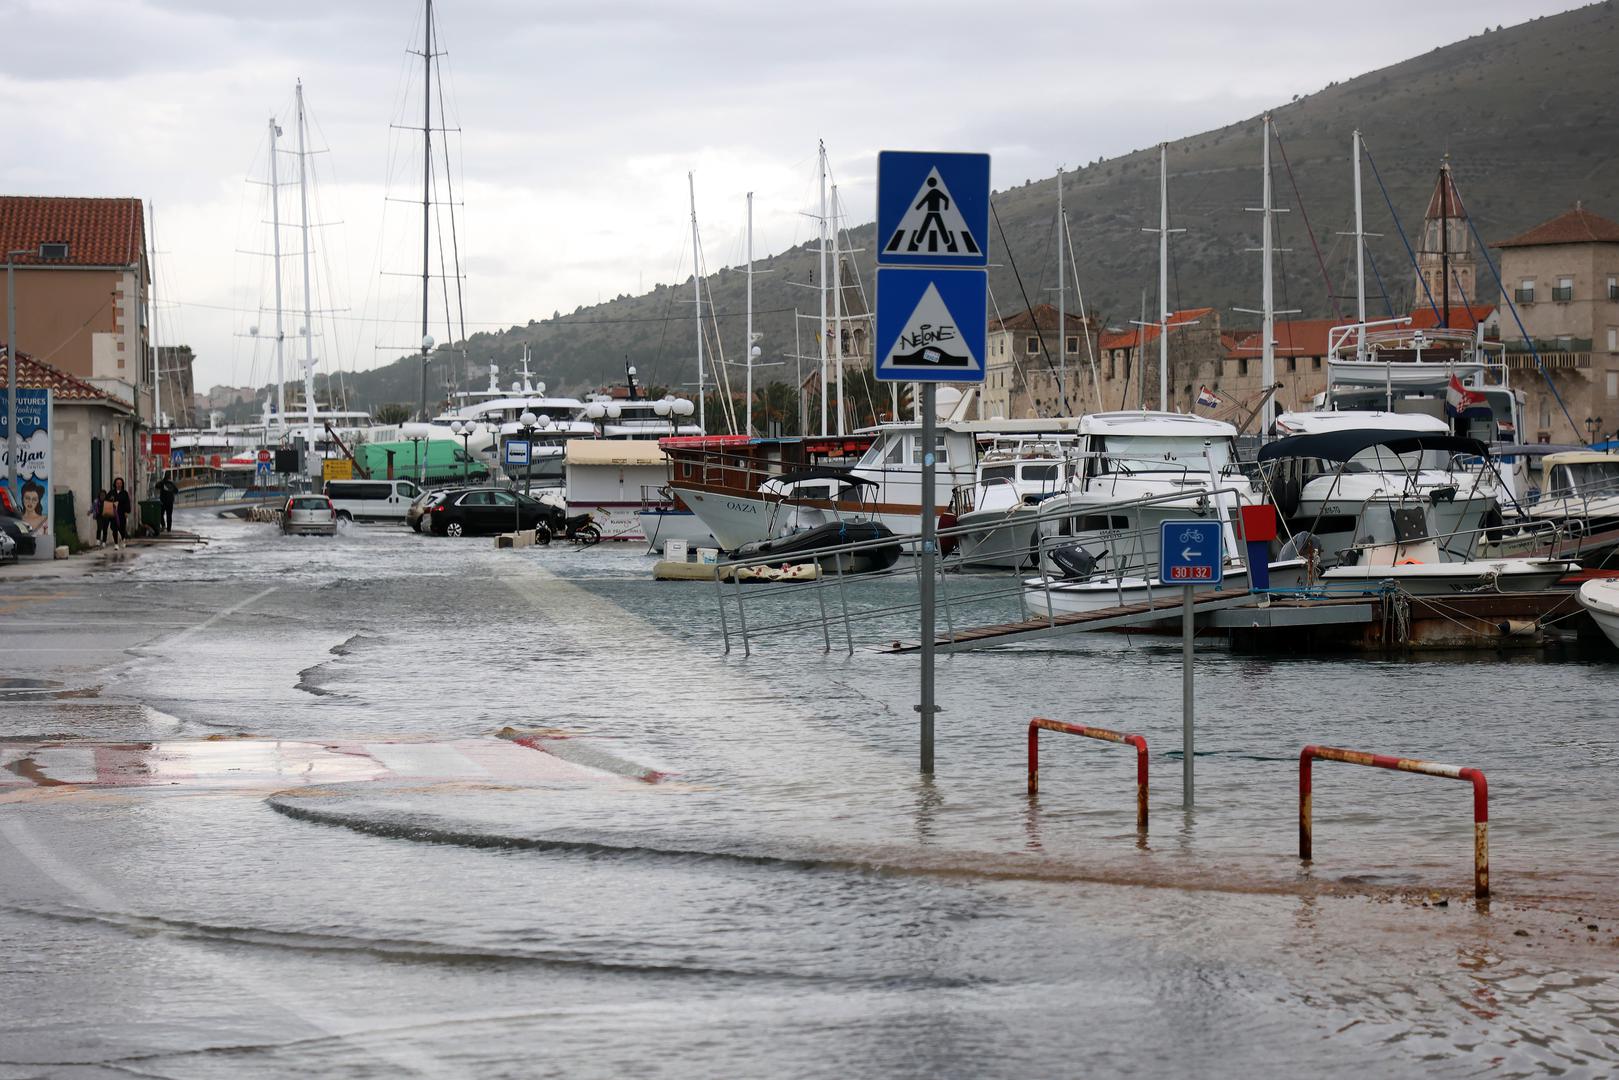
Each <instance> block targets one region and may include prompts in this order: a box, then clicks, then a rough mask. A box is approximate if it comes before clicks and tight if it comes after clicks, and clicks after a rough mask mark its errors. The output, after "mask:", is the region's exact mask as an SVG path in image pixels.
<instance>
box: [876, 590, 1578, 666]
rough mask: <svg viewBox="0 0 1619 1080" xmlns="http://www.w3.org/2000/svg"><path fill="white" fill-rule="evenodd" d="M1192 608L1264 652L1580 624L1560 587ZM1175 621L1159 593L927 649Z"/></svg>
mask: <svg viewBox="0 0 1619 1080" xmlns="http://www.w3.org/2000/svg"><path fill="white" fill-rule="evenodd" d="M1192 612H1193V618H1194V619H1195V621H1196V624H1197V627H1198V629H1199V630H1213V631H1217V632H1220V633H1223V634H1228V635H1229V636H1230V637H1231V640H1232V644H1233V646H1234V647H1237V648H1241V649H1246V650H1251V651H1256V652H1269V651H1272V650H1273V649H1275V648H1276V647H1277V646H1278V644H1279V643H1281V642H1285V648H1286V649H1288V650H1289V651H1311V650H1323V649H1324V650H1352V651H1367V650H1371V651H1379V650H1389V649H1399V650H1404V649H1480V648H1486V649H1500V648H1504V647H1505V648H1524V647H1533V646H1538V645H1542V644H1544V643H1545V642H1546V640H1547V635H1546V634H1545V633H1544V631H1545V630H1546V629H1547V628H1549V627H1555V628H1557V629H1559V630H1563V631H1566V632H1568V633H1570V634H1574V633H1581V634H1583V633H1584V632H1585V630H1586V626H1585V624H1586V623H1589V616H1587V615H1586V614H1585V613H1584V611H1583V610H1582V609H1581V607H1580V605H1579V601H1578V599H1577V598H1576V596H1575V594H1574V593H1573V592H1572V591H1570V590H1567V589H1559V590H1553V591H1549V592H1538V593H1453V594H1449V595H1445V596H1410V595H1402V594H1396V593H1373V592H1368V593H1361V594H1340V595H1334V596H1297V595H1289V596H1281V595H1274V594H1273V595H1272V596H1271V598H1270V603H1268V604H1264V603H1262V602H1261V598H1260V597H1258V596H1255V595H1253V594H1250V593H1248V592H1247V591H1238V592H1229V593H1225V592H1211V593H1199V594H1198V595H1197V599H1196V600H1195V601H1194V602H1193V604H1192ZM1180 618H1181V599H1180V597H1179V596H1165V597H1164V598H1162V599H1158V600H1155V601H1154V602H1152V603H1140V604H1126V605H1123V606H1121V607H1111V608H1104V609H1101V610H1098V611H1087V612H1078V613H1074V614H1070V615H1058V616H1056V617H1055V618H1037V619H1025V620H1023V621H1021V622H1010V623H999V624H996V625H993V626H977V627H972V628H969V629H961V630H957V631H955V632H954V633H945V634H941V635H940V636H939V637H938V639H937V640H936V641H935V642H934V648H935V649H937V650H938V651H939V652H965V651H969V650H972V649H984V648H990V647H993V646H996V645H1007V644H1014V643H1017V642H1021V641H1031V640H1037V639H1039V638H1046V637H1056V636H1059V635H1063V634H1075V633H1087V632H1091V631H1098V630H1115V629H1124V628H1129V627H1136V628H1145V627H1151V628H1152V629H1153V631H1158V630H1163V631H1164V632H1169V631H1170V630H1173V631H1175V632H1178V631H1179V626H1180ZM920 648H921V644H920V643H919V642H916V641H895V642H891V643H889V644H887V645H881V646H877V647H876V650H877V651H878V652H884V653H910V652H916V651H917V650H918V649H920Z"/></svg>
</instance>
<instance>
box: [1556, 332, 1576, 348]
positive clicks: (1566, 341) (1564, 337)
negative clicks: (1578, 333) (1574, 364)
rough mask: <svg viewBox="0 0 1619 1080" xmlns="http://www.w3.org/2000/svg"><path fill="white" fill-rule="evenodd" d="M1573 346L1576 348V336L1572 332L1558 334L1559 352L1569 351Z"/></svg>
mask: <svg viewBox="0 0 1619 1080" xmlns="http://www.w3.org/2000/svg"><path fill="white" fill-rule="evenodd" d="M1572 348H1574V336H1573V335H1572V334H1558V335H1557V351H1558V352H1568V351H1569V350H1570V349H1572Z"/></svg>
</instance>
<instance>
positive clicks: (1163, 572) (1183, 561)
mask: <svg viewBox="0 0 1619 1080" xmlns="http://www.w3.org/2000/svg"><path fill="white" fill-rule="evenodd" d="M1220 532H1221V527H1220V523H1219V522H1218V521H1215V520H1212V519H1203V518H1191V519H1189V520H1183V521H1166V522H1163V524H1162V525H1161V526H1160V527H1159V532H1158V580H1160V581H1162V582H1163V583H1164V584H1165V585H1218V584H1219V583H1220V582H1221V581H1223V580H1224V578H1225V573H1224V570H1225V558H1224V552H1223V551H1222V550H1221V536H1220Z"/></svg>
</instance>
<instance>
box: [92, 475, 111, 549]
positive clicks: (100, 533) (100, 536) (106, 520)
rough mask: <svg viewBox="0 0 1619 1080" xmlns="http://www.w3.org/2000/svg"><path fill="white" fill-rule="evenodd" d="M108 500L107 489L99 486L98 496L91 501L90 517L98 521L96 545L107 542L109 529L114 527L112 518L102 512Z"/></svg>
mask: <svg viewBox="0 0 1619 1080" xmlns="http://www.w3.org/2000/svg"><path fill="white" fill-rule="evenodd" d="M106 502H107V489H106V488H99V489H97V491H96V497H95V498H94V499H92V500H91V501H90V518H91V520H93V521H94V522H95V523H96V547H102V546H104V545H105V544H106V543H107V530H108V529H110V528H111V527H112V518H111V517H110V516H109V515H107V514H104V513H102V507H103V506H104V505H105V504H106Z"/></svg>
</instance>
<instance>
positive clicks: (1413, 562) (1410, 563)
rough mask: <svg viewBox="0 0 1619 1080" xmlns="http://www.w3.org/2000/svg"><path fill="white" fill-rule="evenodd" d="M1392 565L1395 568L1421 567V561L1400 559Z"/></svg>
mask: <svg viewBox="0 0 1619 1080" xmlns="http://www.w3.org/2000/svg"><path fill="white" fill-rule="evenodd" d="M1394 565H1395V566H1421V565H1422V560H1421V559H1401V560H1399V561H1398V562H1396V563H1395V564H1394Z"/></svg>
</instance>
